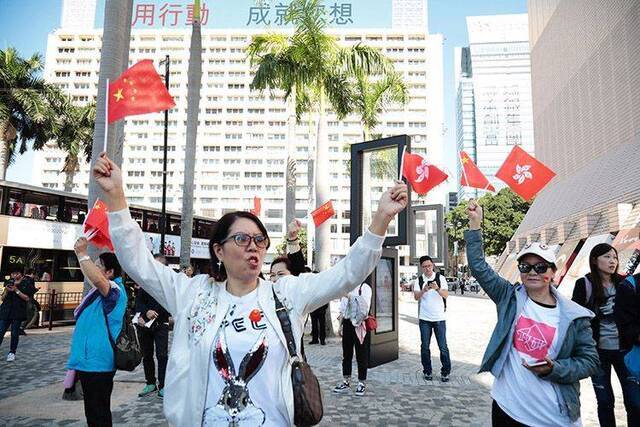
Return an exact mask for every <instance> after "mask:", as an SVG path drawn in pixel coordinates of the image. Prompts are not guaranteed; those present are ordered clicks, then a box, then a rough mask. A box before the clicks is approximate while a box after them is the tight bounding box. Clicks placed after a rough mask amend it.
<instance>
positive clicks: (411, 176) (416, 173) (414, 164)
mask: <svg viewBox="0 0 640 427" xmlns="http://www.w3.org/2000/svg"><path fill="white" fill-rule="evenodd" d="M402 175H403V176H404V177H405V178H407V181H409V184H411V188H413V191H415V192H416V193H418V194H420V195H423V194H427V193H428V192H429V191H430V190H431V189H433V188H434V187H436V186H438V185H439V184H441V183H443V182H444V181H446V179H447V178H448V177H449V176H448V175H447V174H446V173H444V172H443V171H441V170H440V169H438V168H437V167H436V166H434V165H432V164H430V163H429V162H427V161H426V160H425V159H424V158H423V157H422V156H421V155H419V154H412V153H406V152H405V153H404V155H403V157H402Z"/></svg>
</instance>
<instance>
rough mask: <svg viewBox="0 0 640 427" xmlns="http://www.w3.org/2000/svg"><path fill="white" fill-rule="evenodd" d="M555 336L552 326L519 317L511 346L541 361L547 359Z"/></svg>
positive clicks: (554, 329)
mask: <svg viewBox="0 0 640 427" xmlns="http://www.w3.org/2000/svg"><path fill="white" fill-rule="evenodd" d="M555 335H556V328H554V327H553V326H549V325H547V324H545V323H542V322H536V321H535V320H533V319H529V318H528V317H524V316H520V318H519V319H518V322H517V323H516V328H515V331H514V333H513V346H514V347H515V348H516V350H518V351H519V352H520V353H524V354H526V355H527V356H529V357H531V358H533V359H534V360H542V359H544V358H545V357H547V354H548V353H549V347H551V343H553V338H554V337H555Z"/></svg>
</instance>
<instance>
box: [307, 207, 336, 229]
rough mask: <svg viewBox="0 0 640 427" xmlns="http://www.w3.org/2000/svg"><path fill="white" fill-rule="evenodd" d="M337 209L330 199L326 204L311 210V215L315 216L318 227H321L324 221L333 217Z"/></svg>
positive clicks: (314, 219)
mask: <svg viewBox="0 0 640 427" xmlns="http://www.w3.org/2000/svg"><path fill="white" fill-rule="evenodd" d="M335 213H336V211H334V210H333V203H331V200H329V201H328V202H327V203H325V204H324V205H322V206H320V207H319V208H318V209H316V210H315V211H313V212H311V216H312V217H313V222H314V224H315V225H316V228H317V227H320V226H321V225H322V223H324V222H325V221H326V220H328V219H329V218H331V217H332V216H333V214H335Z"/></svg>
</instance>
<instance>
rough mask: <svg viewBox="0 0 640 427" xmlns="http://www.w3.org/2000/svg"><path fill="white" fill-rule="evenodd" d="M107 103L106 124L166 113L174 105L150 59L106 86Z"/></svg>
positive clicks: (134, 66)
mask: <svg viewBox="0 0 640 427" xmlns="http://www.w3.org/2000/svg"><path fill="white" fill-rule="evenodd" d="M108 102H109V114H108V122H109V123H112V122H115V121H116V120H120V119H122V118H124V117H126V116H133V115H136V114H147V113H155V112H157V111H163V110H168V109H169V108H173V107H174V106H175V105H176V103H175V102H174V101H173V98H172V97H171V95H170V94H169V92H168V91H167V88H166V87H165V85H164V82H163V81H162V79H161V78H160V76H159V75H158V72H157V71H156V69H155V67H154V66H153V61H152V60H150V59H145V60H142V61H140V62H138V63H137V64H134V65H133V66H132V67H131V68H129V69H128V70H127V71H125V72H124V73H122V75H121V76H120V77H119V78H118V79H117V80H115V81H114V82H111V83H109V101H108Z"/></svg>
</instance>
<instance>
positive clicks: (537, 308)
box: [464, 200, 598, 427]
mask: <svg viewBox="0 0 640 427" xmlns="http://www.w3.org/2000/svg"><path fill="white" fill-rule="evenodd" d="M468 217H469V230H467V231H465V234H464V237H465V241H466V243H467V258H468V262H469V269H470V270H471V273H472V274H473V276H474V277H475V278H476V279H477V280H478V283H479V284H480V286H482V289H484V291H485V292H486V293H487V295H488V296H489V297H490V298H491V299H492V300H493V301H494V302H495V303H496V305H497V307H498V322H497V325H496V327H495V329H494V331H493V335H492V336H491V340H490V341H489V344H488V346H487V350H486V352H485V355H484V358H483V360H482V365H481V367H480V372H485V371H491V373H492V374H493V375H494V377H495V381H494V384H493V389H492V391H491V396H492V397H493V407H492V422H493V425H494V426H523V425H528V426H536V427H538V426H540V427H547V426H548V427H555V426H567V425H570V426H581V425H582V422H581V420H580V392H579V390H580V383H579V381H580V380H581V379H582V378H587V377H588V376H590V375H592V374H594V373H595V372H596V371H597V369H598V353H597V351H596V347H595V342H594V341H593V337H592V334H591V325H590V319H591V318H592V317H593V313H592V312H590V311H589V310H587V309H586V308H584V307H581V306H580V305H578V304H576V303H575V302H573V301H571V300H569V299H568V298H566V297H564V296H563V295H561V294H560V293H558V292H557V291H556V289H555V287H554V286H553V285H552V279H553V276H554V273H555V271H556V265H555V261H556V259H555V253H554V252H553V250H551V249H550V248H549V247H548V246H547V245H544V244H540V243H532V244H529V245H527V246H525V247H524V248H523V249H522V250H521V251H520V253H519V254H518V257H517V259H518V269H519V270H520V279H521V281H522V284H511V283H509V282H508V281H507V280H505V279H503V278H502V277H500V276H499V275H498V274H497V273H496V272H495V271H493V270H492V269H491V267H490V266H489V265H488V264H487V263H486V261H485V259H484V250H483V247H482V233H481V230H480V226H481V224H482V208H481V207H480V206H479V205H478V204H477V203H476V202H475V201H474V200H471V201H470V202H469V208H468Z"/></svg>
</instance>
